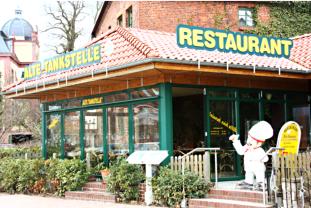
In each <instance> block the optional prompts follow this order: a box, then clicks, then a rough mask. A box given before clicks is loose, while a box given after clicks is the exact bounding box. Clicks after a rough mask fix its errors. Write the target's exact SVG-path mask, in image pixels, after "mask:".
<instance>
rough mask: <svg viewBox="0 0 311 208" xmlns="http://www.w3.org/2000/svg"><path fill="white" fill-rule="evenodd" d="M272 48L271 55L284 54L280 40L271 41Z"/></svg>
mask: <svg viewBox="0 0 311 208" xmlns="http://www.w3.org/2000/svg"><path fill="white" fill-rule="evenodd" d="M270 48H271V54H278V55H281V54H282V46H281V41H280V40H275V39H271V40H270Z"/></svg>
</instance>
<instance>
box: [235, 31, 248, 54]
mask: <svg viewBox="0 0 311 208" xmlns="http://www.w3.org/2000/svg"><path fill="white" fill-rule="evenodd" d="M242 38H243V44H242ZM236 46H237V50H238V51H240V52H246V51H247V37H246V36H244V35H240V34H237V36H236Z"/></svg>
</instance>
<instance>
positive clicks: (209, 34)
mask: <svg viewBox="0 0 311 208" xmlns="http://www.w3.org/2000/svg"><path fill="white" fill-rule="evenodd" d="M214 37H215V32H214V31H211V30H207V31H205V32H204V38H205V42H204V45H205V47H206V48H210V49H212V48H215V47H216V41H215V38H214Z"/></svg>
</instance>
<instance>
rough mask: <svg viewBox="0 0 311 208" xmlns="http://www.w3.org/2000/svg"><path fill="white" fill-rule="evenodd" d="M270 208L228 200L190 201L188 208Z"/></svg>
mask: <svg viewBox="0 0 311 208" xmlns="http://www.w3.org/2000/svg"><path fill="white" fill-rule="evenodd" d="M207 207H208V208H216V207H221V208H270V207H271V208H272V207H273V205H264V204H262V203H255V202H246V201H237V200H229V199H215V198H208V199H190V201H189V208H207Z"/></svg>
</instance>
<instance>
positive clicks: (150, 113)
mask: <svg viewBox="0 0 311 208" xmlns="http://www.w3.org/2000/svg"><path fill="white" fill-rule="evenodd" d="M133 114H134V141H135V150H159V148H160V147H159V110H158V102H152V103H142V104H137V105H134V106H133Z"/></svg>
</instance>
